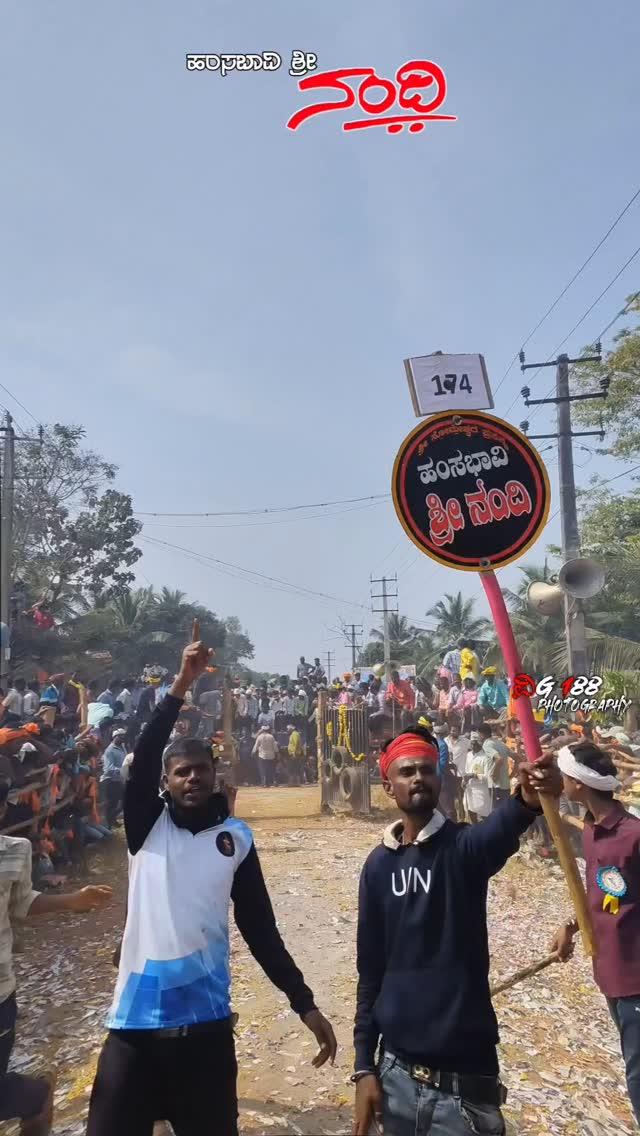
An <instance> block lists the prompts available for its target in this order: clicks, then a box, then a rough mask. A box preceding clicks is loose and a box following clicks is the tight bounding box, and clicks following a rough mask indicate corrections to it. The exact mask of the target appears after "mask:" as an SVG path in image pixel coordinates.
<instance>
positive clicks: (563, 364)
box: [520, 343, 611, 675]
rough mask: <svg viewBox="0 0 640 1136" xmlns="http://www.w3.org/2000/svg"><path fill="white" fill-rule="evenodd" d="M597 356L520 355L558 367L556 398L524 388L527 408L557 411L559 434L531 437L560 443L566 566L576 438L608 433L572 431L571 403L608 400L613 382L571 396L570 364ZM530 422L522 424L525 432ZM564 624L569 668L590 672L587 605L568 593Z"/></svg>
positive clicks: (575, 548)
mask: <svg viewBox="0 0 640 1136" xmlns="http://www.w3.org/2000/svg"><path fill="white" fill-rule="evenodd" d="M596 351H597V354H596V355H586V356H584V357H583V358H582V359H570V358H569V356H568V355H559V356H558V358H557V359H555V360H553V361H551V362H548V363H525V361H524V352H523V351H521V352H520V369H521V370H522V371H527V370H529V369H530V368H531V367H555V368H556V393H555V398H531V397H530V394H531V392H530V390H529V387H523V388H522V395H523V397H524V402H525V406H533V405H538V406H542V405H544V404H545V403H555V405H556V412H557V433H555V434H530V435H529V437H530V438H532V439H536V438H557V441H558V472H559V480H560V523H561V534H562V535H561V540H562V563H563V564H566V563H567V562H568V561H569V560H577V559H578V558H579V557H580V531H579V528H578V509H577V504H576V482H575V475H574V469H573V438H585V437H591V436H594V435H596V436H597V437H599V438H600V441H603V439H604V431H603V430H602V429H600V430H582V431H576V432H572V430H571V403H572V402H583V401H585V400H587V399H594V398H599V399H600V398H606V397H607V395H608V393H609V385H610V382H611V379H610V377H609V376H606V377H605V378H603V379H601V380H600V390H599V391H592V392H590V393H589V394H576V395H571V394H570V393H569V364H570V363H600V362H601V360H602V354H601V345H600V343H597V344H596ZM528 426H529V423H528V422H523V423H521V428H522V429H524V431H525V433H526V431H527V429H528ZM564 625H565V635H566V639H567V650H568V654H569V668H570V671H571V673H572V674H573V675H583V674H586V673H587V666H588V664H587V645H586V635H585V628H584V606H583V604H582V601H581V600H579V599H577V598H576V597H575V596H570V595H569V594H568V593H567V592H565V597H564Z"/></svg>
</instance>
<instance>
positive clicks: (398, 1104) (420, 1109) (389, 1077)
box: [380, 1053, 506, 1136]
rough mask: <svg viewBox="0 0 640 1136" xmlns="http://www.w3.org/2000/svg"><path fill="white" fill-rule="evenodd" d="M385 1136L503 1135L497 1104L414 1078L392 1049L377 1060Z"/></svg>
mask: <svg viewBox="0 0 640 1136" xmlns="http://www.w3.org/2000/svg"><path fill="white" fill-rule="evenodd" d="M380 1080H381V1082H382V1095H383V1130H384V1136H474V1134H475V1136H504V1134H505V1132H506V1128H505V1123H504V1119H503V1117H502V1113H501V1111H500V1109H499V1108H496V1107H495V1106H493V1105H489V1104H478V1103H477V1102H475V1101H473V1102H471V1101H467V1100H463V1099H462V1098H461V1097H459V1096H452V1095H451V1094H450V1093H442V1092H440V1090H439V1089H432V1088H431V1087H430V1086H429V1085H425V1084H422V1083H421V1082H420V1081H415V1080H414V1079H413V1077H412V1076H411V1075H410V1074H409V1073H408V1072H407V1070H406V1069H405V1068H404V1067H403V1066H402V1065H401V1064H400V1063H399V1062H398V1059H397V1058H396V1057H394V1056H393V1054H392V1053H386V1054H385V1055H384V1057H383V1058H382V1062H381V1064H380Z"/></svg>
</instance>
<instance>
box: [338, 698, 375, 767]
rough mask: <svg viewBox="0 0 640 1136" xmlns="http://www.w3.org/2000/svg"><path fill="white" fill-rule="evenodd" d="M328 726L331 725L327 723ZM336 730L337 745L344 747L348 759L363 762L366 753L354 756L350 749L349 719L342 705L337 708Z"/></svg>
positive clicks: (345, 708)
mask: <svg viewBox="0 0 640 1136" xmlns="http://www.w3.org/2000/svg"><path fill="white" fill-rule="evenodd" d="M329 725H331V723H329ZM338 730H339V734H338V745H339V746H344V748H345V749H346V751H347V753H348V754H349V757H350V758H351V759H352V760H353V761H365V760H366V757H367V755H366V753H358V754H356V753H354V752H353V750H352V749H351V731H350V729H349V718H348V714H347V707H346V706H344V705H343V706H339V707H338ZM332 733H333V731H332Z"/></svg>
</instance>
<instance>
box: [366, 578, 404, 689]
mask: <svg viewBox="0 0 640 1136" xmlns="http://www.w3.org/2000/svg"><path fill="white" fill-rule="evenodd" d="M370 583H371V584H382V592H380V593H377V594H374V593H372V595H371V599H372V600H382V607H374V608H372V609H371V610H372V611H374V612H380V613H382V631H383V636H384V673H385V676H386V677H387V678H389V675H390V674H391V645H390V642H389V616H390V615H391V614H392V613H394V614H395V613H397V611H398V609H397V607H394V608H390V607H389V600H394V599H397V598H398V593H397V591H395V592H388V591H387V584H395V585H397V583H398V577H397V575H394V576H383V577H382V579H381V580H373V579H371V580H370Z"/></svg>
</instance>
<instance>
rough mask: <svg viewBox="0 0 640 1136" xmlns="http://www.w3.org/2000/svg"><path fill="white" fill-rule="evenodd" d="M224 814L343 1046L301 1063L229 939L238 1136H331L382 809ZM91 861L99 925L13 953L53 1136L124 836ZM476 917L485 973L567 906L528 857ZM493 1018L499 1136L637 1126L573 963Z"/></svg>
mask: <svg viewBox="0 0 640 1136" xmlns="http://www.w3.org/2000/svg"><path fill="white" fill-rule="evenodd" d="M378 792H379V791H377V792H376V794H375V800H376V802H377V804H378V805H380V804H381V803H382V802H381V800H380V798H379V796H378ZM237 812H238V815H240V816H242V817H243V818H244V819H245V820H247V821H248V823H249V824H250V825H251V826H252V827H253V828H254V831H255V837H256V843H257V846H258V849H259V852H260V855H261V858H262V862H263V867H264V871H265V875H266V878H267V881H268V884H269V887H270V890H271V894H272V897H273V901H274V907H275V910H276V915H277V918H278V921H279V924H280V927H281V929H282V931H283V934H284V937H285V939H286V942H287V944H288V946H289V948H290V950H291V952H292V954H293V955H294V957H295V959H296V961H297V962H298V964H299V965H300V966H301V968H302V969H303V971H304V973H305V977H306V978H307V981H308V982H309V984H310V985H311V986H312V987H313V989H314V991H315V993H316V998H317V1000H318V1003H319V1005H320V1007H321V1008H322V1010H323V1011H324V1012H325V1013H326V1014H327V1015H328V1016H329V1017H330V1018H331V1019H332V1021H333V1022H334V1025H335V1027H336V1033H337V1035H338V1039H339V1043H340V1051H339V1055H338V1060H337V1062H336V1066H335V1068H333V1069H329V1070H326V1069H323V1070H320V1071H317V1072H316V1071H315V1070H314V1069H313V1068H311V1066H310V1060H311V1058H312V1056H313V1054H314V1052H315V1050H314V1042H313V1039H312V1037H311V1035H310V1034H308V1032H307V1031H306V1029H305V1028H304V1026H303V1025H302V1024H301V1023H300V1021H299V1020H298V1019H297V1018H296V1017H294V1016H293V1015H292V1014H291V1013H290V1012H289V1009H288V1006H287V1004H286V1001H285V999H284V998H283V996H282V995H281V994H280V993H279V992H278V991H276V990H274V989H273V988H272V987H271V985H270V984H269V982H268V981H267V980H266V979H265V977H264V975H262V973H261V972H260V970H259V969H258V967H257V965H256V964H255V962H254V961H253V959H252V958H251V956H250V955H249V952H248V950H247V949H246V947H245V945H244V943H243V942H242V940H241V939H239V937H238V936H237V934H235V932H234V936H233V971H234V995H233V1002H234V1009H235V1010H236V1011H237V1012H238V1014H239V1015H240V1018H239V1023H238V1030H237V1033H238V1039H237V1047H238V1059H239V1065H240V1082H239V1090H240V1108H241V1131H242V1133H243V1136H259V1134H264V1133H273V1136H278V1134H281V1136H293V1134H295V1136H322V1134H327V1136H328V1134H334V1136H338V1134H340V1136H343V1134H347V1133H348V1132H349V1131H350V1124H351V1100H352V1087H351V1085H350V1084H349V1074H350V1072H351V1060H352V1049H351V1030H352V1015H353V1005H354V992H355V969H354V957H355V952H354V937H355V919H356V906H355V905H356V895H357V881H358V875H359V871H360V867H361V865H362V862H363V860H364V858H365V856H366V854H367V852H368V851H369V850H370V848H372V847H373V846H374V845H375V844H376V843H377V842H378V840H379V839H380V835H381V830H382V827H383V825H384V824H385V823H387V822H388V820H389V814H388V813H384V812H382V811H379V812H378V813H377V815H376V816H374V817H373V818H371V819H367V820H361V819H355V818H351V817H321V816H319V815H318V814H317V791H316V790H315V789H314V788H313V787H309V788H303V789H273V790H259V789H257V790H248V789H241V790H240V793H239V797H238V807H237ZM91 863H92V868H91V882H96V883H103V882H107V883H110V884H111V885H112V886H113V887H114V890H115V900H114V903H113V905H112V906H111V907H109V908H108V909H107V910H105V911H103V912H101V913H100V914H99V915H98V916H67V917H65V918H64V920H62V919H61V920H59V921H57V922H56V921H54V920H53V919H52V918H48V919H46V920H44V919H43V920H40V921H39V923H38V925H31V926H28V927H27V928H26V929H25V930H24V932H23V933H21V951H20V953H19V954H18V955H17V958H16V962H17V971H18V983H19V993H20V997H21V1016H20V1021H19V1038H18V1043H17V1045H16V1050H15V1061H14V1067H16V1068H18V1069H22V1070H23V1071H27V1070H30V1071H33V1070H35V1069H37V1068H42V1067H45V1066H51V1065H55V1066H56V1067H57V1068H58V1070H59V1081H58V1089H57V1095H56V1122H55V1126H54V1132H55V1133H56V1134H58V1136H80V1134H81V1133H83V1132H84V1118H85V1116H86V1107H87V1100H88V1094H89V1092H90V1087H91V1082H92V1078H93V1072H94V1069H95V1062H96V1059H97V1054H98V1052H99V1049H100V1045H101V1042H102V1038H103V1036H104V1033H103V1027H102V1022H103V1018H104V1014H105V1011H106V1008H107V1005H108V1003H109V1000H110V996H111V991H112V988H113V981H114V971H113V968H112V966H111V954H112V951H113V947H114V945H115V943H116V940H117V938H118V935H119V929H120V927H121V923H122V917H123V901H124V890H125V882H126V881H125V872H126V864H125V855H124V847H123V845H122V843H121V841H118V842H117V844H115V845H113V846H112V847H111V848H109V849H108V850H106V851H105V852H103V853H102V852H98V853H96V854H95V855H94V856H93V858H92V861H91ZM489 906H490V917H489V918H490V938H491V947H492V959H493V974H494V975H495V976H496V977H497V976H500V977H504V976H505V975H508V974H509V973H510V972H511V971H512V970H514V969H517V968H518V967H520V966H524V965H527V964H528V963H530V962H533V961H535V960H537V959H538V958H541V957H543V956H544V955H545V954H546V953H547V947H548V941H549V936H550V933H551V931H552V930H553V929H554V927H555V926H556V925H557V924H558V923H559V922H560V921H561V919H562V918H564V917H565V915H566V914H567V911H568V908H567V902H566V893H565V889H564V884H563V882H562V879H561V877H560V874H559V870H558V869H557V868H555V867H553V866H552V865H550V864H548V863H545V864H542V863H540V862H539V861H538V860H537V859H536V858H535V857H534V856H533V854H532V853H531V852H529V851H528V850H526V849H525V851H524V852H522V853H520V854H519V855H518V856H517V857H515V858H514V859H513V860H512V861H511V862H510V863H509V864H508V865H507V868H506V869H505V870H504V871H503V872H502V873H501V875H500V876H499V877H498V878H497V879H496V880H495V881H494V882H493V883H492V887H491V893H490V905H489ZM496 1010H497V1013H498V1018H499V1020H500V1025H501V1037H502V1045H501V1061H502V1065H503V1077H504V1080H505V1082H506V1083H507V1085H508V1086H509V1101H508V1105H507V1108H506V1114H507V1117H508V1121H509V1131H510V1133H511V1134H512V1136H514V1134H515V1133H518V1134H519V1136H533V1134H536V1136H543V1134H544V1136H548V1134H549V1133H553V1134H560V1133H562V1134H566V1136H583V1134H584V1136H596V1134H598V1136H623V1134H626V1133H629V1134H630V1133H633V1132H634V1131H636V1129H635V1128H634V1127H633V1125H632V1122H631V1115H630V1112H629V1109H628V1106H627V1103H626V1096H625V1087H624V1079H623V1068H622V1063H621V1059H620V1056H619V1052H618V1042H617V1037H616V1035H615V1031H614V1029H613V1026H612V1024H611V1022H610V1020H609V1016H608V1012H607V1009H606V1005H605V1003H604V1000H603V998H602V997H601V995H600V994H599V993H598V991H597V990H596V988H595V987H594V985H593V982H592V980H591V975H590V966H589V964H588V962H587V961H586V960H585V959H584V958H582V957H579V958H577V960H576V961H575V962H574V963H573V964H569V965H567V966H564V967H560V966H555V967H552V968H551V969H550V970H548V971H546V972H545V973H544V975H542V976H538V977H537V978H534V979H531V980H529V981H528V982H525V983H523V984H521V985H520V986H519V987H517V988H516V989H515V990H512V991H509V992H508V993H507V994H504V995H498V997H497V998H496ZM0 1131H2V1132H3V1133H7V1136H13V1134H14V1133H15V1132H16V1131H17V1130H16V1128H15V1126H13V1125H0ZM203 1136H205V1134H204V1133H203Z"/></svg>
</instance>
